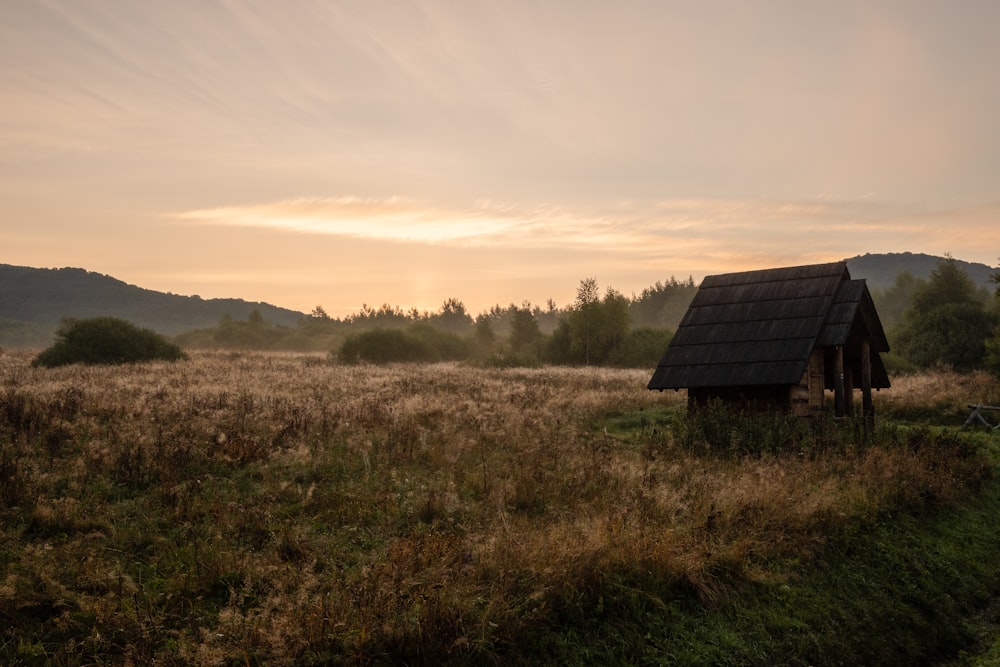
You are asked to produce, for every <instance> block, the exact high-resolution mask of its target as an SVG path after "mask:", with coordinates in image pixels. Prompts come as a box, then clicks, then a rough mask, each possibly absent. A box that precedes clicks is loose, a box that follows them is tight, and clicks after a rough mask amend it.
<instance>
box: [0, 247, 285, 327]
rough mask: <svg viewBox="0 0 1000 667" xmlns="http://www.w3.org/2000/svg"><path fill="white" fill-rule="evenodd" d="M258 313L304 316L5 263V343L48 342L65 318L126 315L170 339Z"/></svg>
mask: <svg viewBox="0 0 1000 667" xmlns="http://www.w3.org/2000/svg"><path fill="white" fill-rule="evenodd" d="M254 309H256V310H257V311H258V312H260V314H261V315H262V316H263V317H264V319H266V320H268V321H270V322H273V323H275V324H282V325H287V326H292V325H294V324H295V323H296V322H297V321H298V320H299V319H300V318H301V317H303V316H304V314H303V313H300V312H297V311H294V310H290V309H287V308H280V307H278V306H273V305H271V304H267V303H262V302H251V301H245V300H243V299H202V298H201V297H198V296H181V295H178V294H169V293H166V292H157V291H154V290H149V289H145V288H142V287H137V286H135V285H129V284H128V283H125V282H122V281H121V280H118V279H116V278H113V277H111V276H107V275H103V274H100V273H95V272H92V271H87V270H85V269H80V268H61V269H36V268H31V267H25V266H12V265H9V264H0V344H6V345H32V344H37V343H45V342H46V341H45V339H46V338H48V337H49V336H51V333H52V331H53V329H54V328H55V326H56V325H57V324H58V322H59V320H60V319H62V318H64V317H98V316H104V315H107V316H113V317H120V318H123V319H126V320H129V321H130V322H132V323H134V324H137V325H139V326H141V327H146V328H150V329H153V330H155V331H158V332H160V333H163V334H167V335H174V334H178V333H181V332H183V331H189V330H191V329H197V328H202V327H212V326H215V325H217V324H218V322H219V320H220V319H221V318H222V317H224V316H227V315H228V316H230V317H232V318H234V319H246V318H247V317H248V316H249V315H250V313H251V312H252V311H253V310H254Z"/></svg>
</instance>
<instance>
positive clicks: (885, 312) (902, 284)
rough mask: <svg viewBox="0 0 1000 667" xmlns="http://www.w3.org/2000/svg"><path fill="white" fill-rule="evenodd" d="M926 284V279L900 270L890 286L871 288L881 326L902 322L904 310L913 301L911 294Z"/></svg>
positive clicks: (887, 326)
mask: <svg viewBox="0 0 1000 667" xmlns="http://www.w3.org/2000/svg"><path fill="white" fill-rule="evenodd" d="M926 284H927V283H926V281H924V280H921V279H920V278H917V277H915V276H914V275H913V274H912V273H910V272H909V271H902V272H900V273H897V274H896V279H895V280H894V281H893V283H892V285H891V286H889V287H887V288H885V289H883V290H873V291H872V300H874V301H875V306H876V308H877V309H878V315H879V319H880V320H881V321H882V326H884V327H885V328H886V329H891V328H893V327H895V326H896V325H898V324H899V323H900V322H902V321H903V319H904V316H905V314H906V310H907V309H908V308H909V307H910V304H911V303H912V302H913V294H914V293H915V292H916V291H917V290H918V289H919V288H920V287H922V286H923V285H926Z"/></svg>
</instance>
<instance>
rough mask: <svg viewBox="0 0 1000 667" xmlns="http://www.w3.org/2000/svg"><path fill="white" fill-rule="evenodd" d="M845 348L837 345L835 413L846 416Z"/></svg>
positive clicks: (834, 378) (834, 379)
mask: <svg viewBox="0 0 1000 667" xmlns="http://www.w3.org/2000/svg"><path fill="white" fill-rule="evenodd" d="M844 408H845V405H844V348H843V347H841V346H839V345H838V346H837V358H836V360H835V361H834V366H833V414H834V416H837V417H843V416H844Z"/></svg>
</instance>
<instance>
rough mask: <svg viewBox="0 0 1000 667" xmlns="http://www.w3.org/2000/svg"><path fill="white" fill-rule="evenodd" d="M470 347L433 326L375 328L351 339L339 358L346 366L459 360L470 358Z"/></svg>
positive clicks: (346, 343)
mask: <svg viewBox="0 0 1000 667" xmlns="http://www.w3.org/2000/svg"><path fill="white" fill-rule="evenodd" d="M468 355H469V345H468V342H467V341H466V340H464V339H463V338H461V337H459V336H456V335H455V334H452V333H448V332H445V331H439V330H437V329H434V328H433V327H429V326H419V325H418V326H413V327H410V328H409V329H407V330H405V331H402V330H399V329H373V330H371V331H364V332H362V333H359V334H354V335H351V336H348V337H347V340H345V341H344V343H343V345H341V346H340V354H339V358H340V360H341V361H342V362H344V363H349V364H356V363H360V362H362V361H367V362H370V363H374V364H387V363H392V362H406V361H409V362H433V361H458V360H461V359H465V358H467V357H468Z"/></svg>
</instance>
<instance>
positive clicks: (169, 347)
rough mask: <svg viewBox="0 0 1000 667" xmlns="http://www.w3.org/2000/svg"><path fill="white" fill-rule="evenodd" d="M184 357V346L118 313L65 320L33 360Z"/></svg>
mask: <svg viewBox="0 0 1000 667" xmlns="http://www.w3.org/2000/svg"><path fill="white" fill-rule="evenodd" d="M183 358H185V355H184V352H183V351H182V350H181V348H179V347H178V346H177V345H174V344H173V343H171V342H169V341H167V340H166V339H165V338H164V337H163V336H161V335H160V334H158V333H156V332H155V331H152V330H150V329H142V328H139V327H137V326H135V325H134V324H132V323H130V322H128V321H126V320H122V319H119V318H116V317H94V318H88V319H82V320H75V319H67V320H63V322H62V324H60V326H59V329H58V330H57V331H56V342H55V343H54V344H53V345H52V346H51V347H49V348H47V349H45V350H43V351H42V352H41V353H40V354H39V355H38V356H37V357H35V359H34V361H32V362H31V363H32V365H33V366H44V367H46V368H52V367H54V366H64V365H66V364H76V363H83V364H125V363H131V362H137V361H154V360H157V359H162V360H165V361H177V360H178V359H183Z"/></svg>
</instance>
